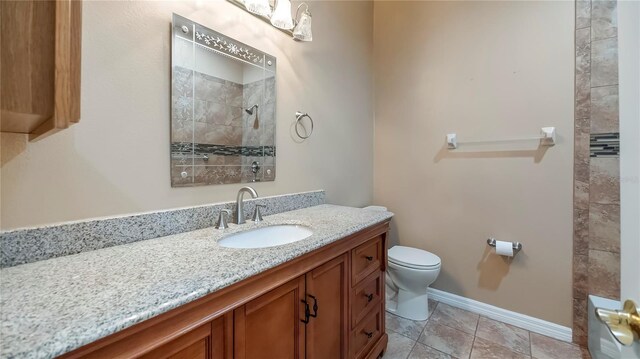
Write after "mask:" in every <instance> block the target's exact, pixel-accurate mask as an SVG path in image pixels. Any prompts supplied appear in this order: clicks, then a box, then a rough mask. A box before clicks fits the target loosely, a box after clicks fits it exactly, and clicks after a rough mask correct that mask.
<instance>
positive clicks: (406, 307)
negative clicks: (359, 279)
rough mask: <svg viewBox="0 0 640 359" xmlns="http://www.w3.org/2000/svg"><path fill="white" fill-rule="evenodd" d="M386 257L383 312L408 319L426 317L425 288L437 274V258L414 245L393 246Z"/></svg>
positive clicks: (427, 313) (424, 318)
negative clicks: (385, 309) (384, 308)
mask: <svg viewBox="0 0 640 359" xmlns="http://www.w3.org/2000/svg"><path fill="white" fill-rule="evenodd" d="M387 258H388V265H387V278H386V282H387V311H388V312H389V313H393V314H395V315H399V316H401V317H404V318H407V319H411V320H426V319H427V318H428V317H429V301H428V300H427V287H429V286H430V285H431V283H433V282H434V281H435V280H436V278H438V274H440V257H438V256H437V255H435V254H433V253H430V252H427V251H424V250H422V249H418V248H411V247H403V246H393V247H391V248H389V250H388V251H387Z"/></svg>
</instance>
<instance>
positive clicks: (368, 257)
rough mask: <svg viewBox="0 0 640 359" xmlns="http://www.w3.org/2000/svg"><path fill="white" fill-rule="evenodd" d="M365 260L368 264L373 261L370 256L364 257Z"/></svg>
mask: <svg viewBox="0 0 640 359" xmlns="http://www.w3.org/2000/svg"><path fill="white" fill-rule="evenodd" d="M365 258H366V259H367V260H368V261H369V262H371V261H372V260H373V257H372V256H366V257H365Z"/></svg>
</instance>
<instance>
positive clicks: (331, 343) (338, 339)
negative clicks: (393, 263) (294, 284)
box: [306, 254, 348, 359]
mask: <svg viewBox="0 0 640 359" xmlns="http://www.w3.org/2000/svg"><path fill="white" fill-rule="evenodd" d="M347 258H348V256H347V254H344V255H341V256H340V257H338V258H335V259H333V260H331V261H330V262H327V263H325V264H323V265H321V266H320V267H317V268H315V269H314V270H312V271H311V272H309V273H307V274H306V277H307V298H306V300H307V302H308V303H309V306H310V307H311V314H312V315H314V314H315V317H313V316H312V317H311V318H310V319H309V324H307V358H308V359H325V358H346V357H347V353H348V351H347V338H348V337H347V335H348V329H347V326H348V310H347V308H348V307H347V304H348V303H347V293H348V284H347V278H348V277H347V268H348V267H347ZM314 304H317V311H316V310H314Z"/></svg>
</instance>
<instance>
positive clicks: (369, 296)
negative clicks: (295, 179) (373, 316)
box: [364, 293, 373, 302]
mask: <svg viewBox="0 0 640 359" xmlns="http://www.w3.org/2000/svg"><path fill="white" fill-rule="evenodd" d="M364 296H365V297H367V302H371V301H372V300H373V293H371V294H365V295H364Z"/></svg>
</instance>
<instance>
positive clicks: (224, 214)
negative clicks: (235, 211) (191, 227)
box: [215, 209, 231, 229]
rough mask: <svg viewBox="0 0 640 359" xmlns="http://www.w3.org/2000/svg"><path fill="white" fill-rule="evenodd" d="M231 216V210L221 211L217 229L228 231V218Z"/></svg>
mask: <svg viewBox="0 0 640 359" xmlns="http://www.w3.org/2000/svg"><path fill="white" fill-rule="evenodd" d="M229 216H231V210H228V209H221V210H220V215H219V217H218V223H216V226H215V227H216V229H227V228H229V225H228V224H227V220H228V217H229Z"/></svg>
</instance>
